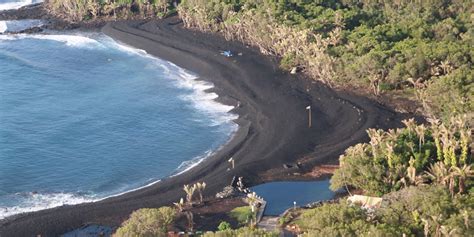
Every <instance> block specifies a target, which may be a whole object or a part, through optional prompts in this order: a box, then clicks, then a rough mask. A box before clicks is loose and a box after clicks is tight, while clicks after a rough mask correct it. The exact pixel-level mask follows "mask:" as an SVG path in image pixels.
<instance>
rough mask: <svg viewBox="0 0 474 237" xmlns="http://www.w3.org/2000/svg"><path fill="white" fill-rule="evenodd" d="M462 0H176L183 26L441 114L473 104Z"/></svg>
mask: <svg viewBox="0 0 474 237" xmlns="http://www.w3.org/2000/svg"><path fill="white" fill-rule="evenodd" d="M472 12H474V2H473V1H470V0H430V1H409V0H398V1H392V0H380V1H374V0H332V1H323V0H316V1H306V0H279V1H275V0H232V1H230V0H228V1H224V0H221V1H219V0H213V1H203V0H183V1H182V2H181V4H180V5H179V6H178V13H179V15H180V17H181V18H182V19H183V21H184V23H185V25H186V26H188V27H195V28H198V29H201V30H205V31H217V32H221V33H222V34H223V35H224V36H225V37H226V38H227V39H235V40H239V41H243V42H246V43H248V44H251V45H254V46H257V47H258V48H259V49H260V50H261V51H262V52H263V53H266V54H273V55H277V56H281V57H282V61H281V65H282V67H283V68H286V69H289V68H291V67H295V66H299V67H301V68H302V69H303V70H304V71H305V72H306V73H307V74H308V75H310V76H311V77H312V78H314V79H316V80H321V81H324V82H326V83H327V84H330V85H340V86H347V85H351V86H353V85H358V86H359V87H363V88H367V89H370V91H372V92H373V93H374V94H375V95H379V94H381V93H384V92H391V93H397V94H401V95H403V96H408V97H409V98H412V99H416V100H418V101H419V102H420V104H421V105H423V107H424V111H423V112H425V113H426V114H432V115H437V116H438V117H441V118H443V119H445V118H449V117H450V116H451V115H453V114H465V113H469V114H470V116H472V111H473V110H474V104H473V102H472V99H473V97H474V85H473V80H474V70H473V58H474V53H473V52H474V51H473V50H472V45H474V21H473V20H472V17H473V16H472Z"/></svg>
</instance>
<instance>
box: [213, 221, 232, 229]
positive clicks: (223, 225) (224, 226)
mask: <svg viewBox="0 0 474 237" xmlns="http://www.w3.org/2000/svg"><path fill="white" fill-rule="evenodd" d="M217 229H218V230H219V231H224V230H231V229H232V227H231V226H230V224H229V222H226V221H223V222H221V223H220V224H219V226H218V227H217Z"/></svg>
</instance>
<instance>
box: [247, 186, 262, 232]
mask: <svg viewBox="0 0 474 237" xmlns="http://www.w3.org/2000/svg"><path fill="white" fill-rule="evenodd" d="M245 200H246V201H247V203H248V204H249V206H250V210H251V211H252V218H256V208H257V205H258V204H259V203H260V197H259V196H257V194H256V193H255V192H253V193H249V194H247V198H245ZM250 224H251V225H252V226H253V220H252V222H251V223H250Z"/></svg>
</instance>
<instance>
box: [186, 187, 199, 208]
mask: <svg viewBox="0 0 474 237" xmlns="http://www.w3.org/2000/svg"><path fill="white" fill-rule="evenodd" d="M183 190H184V192H185V193H186V203H187V204H188V205H190V206H191V205H192V203H193V196H194V192H195V191H196V186H195V185H188V184H186V185H184V187H183Z"/></svg>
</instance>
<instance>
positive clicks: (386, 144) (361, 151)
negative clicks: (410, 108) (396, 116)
mask: <svg viewBox="0 0 474 237" xmlns="http://www.w3.org/2000/svg"><path fill="white" fill-rule="evenodd" d="M404 123H405V125H406V128H403V129H391V130H389V131H388V132H383V131H382V130H375V129H369V130H368V134H369V137H370V142H369V143H365V144H358V145H356V146H353V147H350V148H349V149H347V150H346V152H345V154H344V155H343V156H341V158H340V168H339V169H338V170H336V172H335V173H334V176H333V177H332V179H331V188H332V189H334V190H336V189H340V188H344V187H346V186H350V187H353V188H357V189H362V190H364V191H365V192H366V193H367V194H369V195H382V194H385V193H389V192H391V191H397V190H400V189H401V188H404V187H407V186H411V185H424V184H426V183H436V184H440V185H445V186H447V187H449V189H450V191H451V192H452V193H453V194H454V192H455V191H456V190H457V191H458V192H459V193H464V192H465V190H466V179H467V178H468V177H470V176H472V175H473V174H474V169H473V168H472V165H471V164H472V154H470V151H471V149H472V148H473V146H472V140H471V133H472V130H471V129H469V128H468V127H467V125H466V121H465V120H464V119H462V118H461V117H457V118H453V119H452V120H451V122H450V123H448V124H444V123H439V122H438V121H436V120H431V126H429V127H425V126H424V125H416V124H415V122H414V120H405V121H404Z"/></svg>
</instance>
